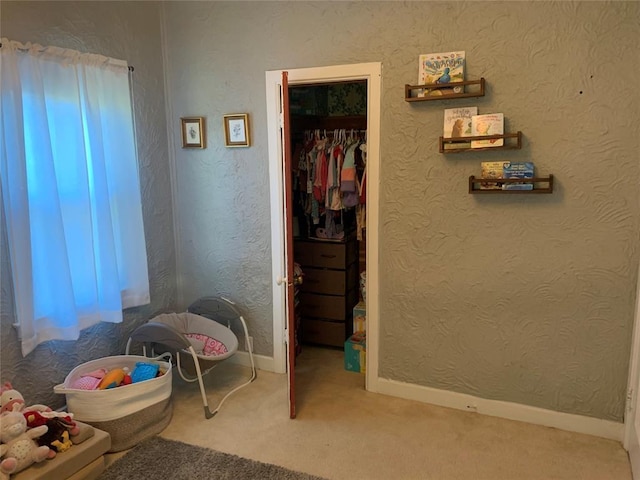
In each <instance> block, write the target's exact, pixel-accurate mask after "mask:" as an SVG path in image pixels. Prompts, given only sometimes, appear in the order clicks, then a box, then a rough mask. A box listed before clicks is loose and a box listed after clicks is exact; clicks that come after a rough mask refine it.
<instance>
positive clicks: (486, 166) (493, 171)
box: [480, 161, 510, 190]
mask: <svg viewBox="0 0 640 480" xmlns="http://www.w3.org/2000/svg"><path fill="white" fill-rule="evenodd" d="M509 163H510V162H508V161H501V162H481V163H480V168H481V173H480V176H481V178H482V179H485V178H486V179H491V178H495V179H499V178H503V169H504V166H505V164H509ZM501 188H502V182H480V190H500V189H501Z"/></svg>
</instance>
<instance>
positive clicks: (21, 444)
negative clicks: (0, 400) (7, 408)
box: [0, 412, 49, 479]
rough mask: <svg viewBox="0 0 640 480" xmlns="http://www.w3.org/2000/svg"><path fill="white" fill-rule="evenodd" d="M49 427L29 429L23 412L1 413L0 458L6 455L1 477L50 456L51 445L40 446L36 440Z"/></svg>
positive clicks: (1, 464) (6, 476)
mask: <svg viewBox="0 0 640 480" xmlns="http://www.w3.org/2000/svg"><path fill="white" fill-rule="evenodd" d="M48 429H49V427H47V426H46V425H42V426H40V427H36V428H32V429H30V430H27V420H26V419H25V418H24V415H23V414H22V413H18V412H3V413H2V415H0V442H2V443H1V444H0V458H2V457H4V458H3V460H2V461H1V462H0V479H5V478H6V479H8V478H9V474H10V473H18V472H20V471H22V470H24V469H25V468H27V467H29V466H30V465H31V464H33V463H35V462H41V461H43V460H44V459H46V458H47V457H48V456H49V447H46V446H42V447H40V446H38V444H37V442H36V441H35V440H34V439H35V438H38V437H39V436H41V435H44V434H45V433H47V430H48Z"/></svg>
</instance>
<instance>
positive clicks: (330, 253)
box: [313, 243, 346, 269]
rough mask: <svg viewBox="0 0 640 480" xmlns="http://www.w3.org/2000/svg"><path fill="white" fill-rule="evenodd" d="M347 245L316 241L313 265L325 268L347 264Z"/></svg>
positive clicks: (340, 266)
mask: <svg viewBox="0 0 640 480" xmlns="http://www.w3.org/2000/svg"><path fill="white" fill-rule="evenodd" d="M344 247H345V245H342V244H339V243H337V244H335V243H334V244H332V243H316V244H315V245H313V266H314V267H324V268H342V269H344V266H345V265H346V264H345V260H346V259H345V248H344Z"/></svg>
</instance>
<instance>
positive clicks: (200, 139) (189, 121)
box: [180, 117, 207, 148]
mask: <svg viewBox="0 0 640 480" xmlns="http://www.w3.org/2000/svg"><path fill="white" fill-rule="evenodd" d="M180 120H181V122H182V148H206V146H207V142H206V138H205V130H204V117H182V118H180Z"/></svg>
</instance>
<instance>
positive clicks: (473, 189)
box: [469, 175, 553, 194]
mask: <svg viewBox="0 0 640 480" xmlns="http://www.w3.org/2000/svg"><path fill="white" fill-rule="evenodd" d="M482 182H497V183H523V182H526V183H533V190H482V189H480V188H479V187H477V186H476V185H477V184H479V183H482ZM541 183H545V184H547V186H546V187H540V186H538V185H536V184H541ZM469 193H479V194H485V193H488V194H495V193H507V194H512V193H515V194H522V193H553V175H549V176H548V177H535V178H524V179H523V178H476V177H475V176H473V175H471V176H470V177H469Z"/></svg>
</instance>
